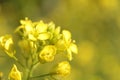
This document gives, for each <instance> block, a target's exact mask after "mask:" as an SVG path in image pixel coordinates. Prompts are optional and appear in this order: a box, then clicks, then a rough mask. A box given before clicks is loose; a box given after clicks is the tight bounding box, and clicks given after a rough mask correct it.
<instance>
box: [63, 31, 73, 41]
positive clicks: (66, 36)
mask: <svg viewBox="0 0 120 80" xmlns="http://www.w3.org/2000/svg"><path fill="white" fill-rule="evenodd" d="M62 34H63V38H64V39H65V41H66V42H69V41H71V33H70V31H68V30H63V31H62Z"/></svg>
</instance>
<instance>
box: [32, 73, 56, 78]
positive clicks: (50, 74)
mask: <svg viewBox="0 0 120 80" xmlns="http://www.w3.org/2000/svg"><path fill="white" fill-rule="evenodd" d="M52 75H56V73H48V74H42V75H39V76H33V77H31V78H30V79H33V78H34V79H35V78H40V77H45V76H52Z"/></svg>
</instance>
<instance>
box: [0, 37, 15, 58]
mask: <svg viewBox="0 0 120 80" xmlns="http://www.w3.org/2000/svg"><path fill="white" fill-rule="evenodd" d="M0 46H1V48H3V50H4V51H5V52H6V53H7V55H8V56H10V57H14V54H15V50H13V40H12V36H11V35H5V36H1V37H0Z"/></svg>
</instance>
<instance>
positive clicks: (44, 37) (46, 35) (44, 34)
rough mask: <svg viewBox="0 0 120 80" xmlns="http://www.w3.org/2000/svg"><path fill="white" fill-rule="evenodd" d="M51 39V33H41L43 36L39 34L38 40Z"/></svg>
mask: <svg viewBox="0 0 120 80" xmlns="http://www.w3.org/2000/svg"><path fill="white" fill-rule="evenodd" d="M50 37H51V35H50V33H47V32H46V33H41V34H39V36H38V39H39V40H47V39H49V38H50Z"/></svg>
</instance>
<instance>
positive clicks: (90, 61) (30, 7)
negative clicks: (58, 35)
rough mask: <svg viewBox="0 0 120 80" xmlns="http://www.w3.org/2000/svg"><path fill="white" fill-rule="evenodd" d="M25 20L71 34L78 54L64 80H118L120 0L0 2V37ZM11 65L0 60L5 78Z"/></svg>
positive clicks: (6, 61)
mask: <svg viewBox="0 0 120 80" xmlns="http://www.w3.org/2000/svg"><path fill="white" fill-rule="evenodd" d="M25 17H29V18H30V19H31V20H33V21H38V20H41V19H42V20H44V21H45V22H48V21H53V22H54V23H55V24H56V25H57V26H61V27H62V29H68V30H70V31H71V33H72V38H73V39H75V40H76V42H77V45H78V48H79V53H78V55H74V59H73V61H72V62H71V64H72V73H71V75H70V76H69V77H67V78H65V79H64V80H120V35H119V34H120V0H0V36H1V35H4V34H9V33H10V34H11V33H12V34H13V31H14V30H15V28H16V27H17V26H19V20H20V19H24V18H25ZM1 53H3V52H2V51H0V55H1ZM6 59H7V60H6ZM11 63H13V61H12V60H11V59H9V58H6V57H5V58H4V57H0V72H1V71H2V72H4V76H6V75H7V72H9V69H10V68H11V66H12V65H11ZM8 65H9V66H8Z"/></svg>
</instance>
